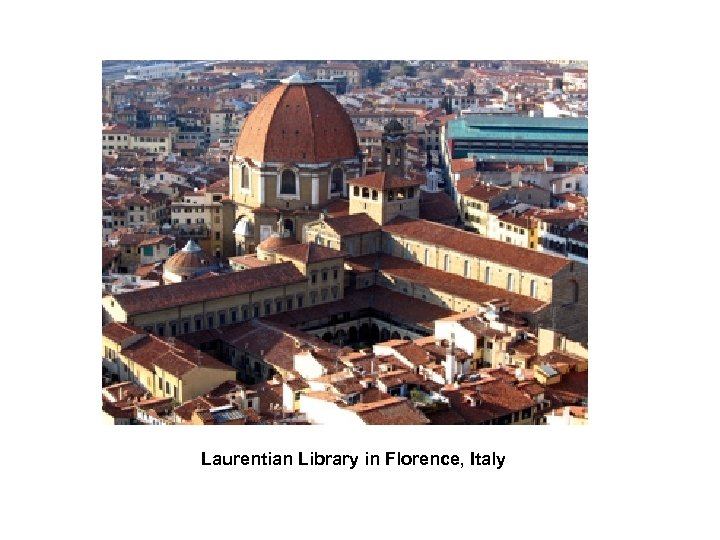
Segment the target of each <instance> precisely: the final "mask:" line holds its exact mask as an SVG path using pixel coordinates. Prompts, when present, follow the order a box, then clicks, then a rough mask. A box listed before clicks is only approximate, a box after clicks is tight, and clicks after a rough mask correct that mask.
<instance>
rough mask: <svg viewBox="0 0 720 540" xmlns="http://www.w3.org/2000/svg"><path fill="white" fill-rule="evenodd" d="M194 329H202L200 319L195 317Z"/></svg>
mask: <svg viewBox="0 0 720 540" xmlns="http://www.w3.org/2000/svg"><path fill="white" fill-rule="evenodd" d="M195 330H202V319H195Z"/></svg>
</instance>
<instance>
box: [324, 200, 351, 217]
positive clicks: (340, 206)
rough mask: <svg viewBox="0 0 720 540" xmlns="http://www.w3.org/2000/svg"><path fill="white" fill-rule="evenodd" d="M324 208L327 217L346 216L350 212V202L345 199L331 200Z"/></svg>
mask: <svg viewBox="0 0 720 540" xmlns="http://www.w3.org/2000/svg"><path fill="white" fill-rule="evenodd" d="M325 208H326V209H327V215H328V217H339V216H346V215H347V214H348V212H350V202H349V201H348V200H347V199H333V200H331V201H330V202H329V203H328V204H327V205H326V206H325Z"/></svg>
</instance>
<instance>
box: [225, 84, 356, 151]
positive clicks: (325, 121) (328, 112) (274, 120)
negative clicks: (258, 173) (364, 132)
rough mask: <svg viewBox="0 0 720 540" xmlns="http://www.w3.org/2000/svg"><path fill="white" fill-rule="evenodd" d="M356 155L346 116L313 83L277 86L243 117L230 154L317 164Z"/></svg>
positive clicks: (341, 109)
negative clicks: (241, 125) (242, 123)
mask: <svg viewBox="0 0 720 540" xmlns="http://www.w3.org/2000/svg"><path fill="white" fill-rule="evenodd" d="M358 152H359V147H358V143H357V137H356V136H355V129H354V128H353V125H352V122H351V121H350V117H349V116H348V114H347V112H345V109H343V108H342V106H341V105H340V103H338V101H337V100H336V99H335V97H334V96H333V95H332V94H330V93H329V92H328V91H327V90H325V89H323V88H322V87H321V86H320V85H318V84H279V85H278V86H276V87H275V88H273V89H272V90H270V91H269V92H268V93H267V94H265V96H263V98H262V99H261V100H260V102H259V103H258V104H257V105H256V106H255V108H253V110H252V112H250V114H249V115H248V117H247V119H246V120H245V123H244V125H243V128H242V131H241V132H240V134H239V135H238V138H237V141H236V143H235V148H234V152H233V153H234V154H237V155H239V156H243V157H249V158H251V159H253V160H255V161H258V162H261V161H280V162H289V161H292V162H299V163H320V162H327V161H333V160H338V159H348V158H356V157H357V155H358Z"/></svg>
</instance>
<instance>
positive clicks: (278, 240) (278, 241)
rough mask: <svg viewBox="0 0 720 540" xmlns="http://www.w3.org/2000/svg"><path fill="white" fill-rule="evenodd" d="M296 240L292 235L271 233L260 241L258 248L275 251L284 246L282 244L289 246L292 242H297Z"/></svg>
mask: <svg viewBox="0 0 720 540" xmlns="http://www.w3.org/2000/svg"><path fill="white" fill-rule="evenodd" d="M297 243H298V241H297V240H295V238H293V237H292V236H285V237H282V236H279V235H277V234H273V235H271V236H269V237H268V238H266V239H265V240H263V241H262V242H260V243H259V244H258V249H260V250H262V251H275V250H276V249H278V248H281V247H284V246H291V245H293V244H297Z"/></svg>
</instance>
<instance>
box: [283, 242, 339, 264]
mask: <svg viewBox="0 0 720 540" xmlns="http://www.w3.org/2000/svg"><path fill="white" fill-rule="evenodd" d="M275 254H276V255H280V256H281V257H287V258H289V259H293V260H296V261H300V262H302V263H305V264H312V263H316V262H320V261H328V260H331V259H339V258H342V257H344V256H345V253H344V252H342V251H338V250H337V249H333V248H329V247H326V246H320V245H318V244H315V243H307V244H294V245H289V246H282V247H278V248H276V249H275Z"/></svg>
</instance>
